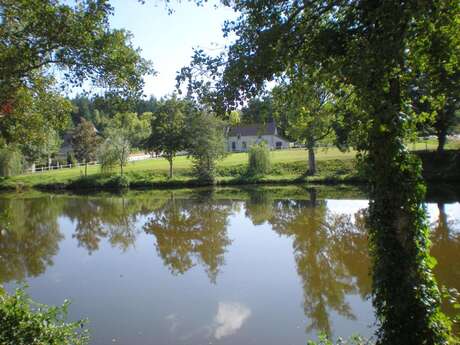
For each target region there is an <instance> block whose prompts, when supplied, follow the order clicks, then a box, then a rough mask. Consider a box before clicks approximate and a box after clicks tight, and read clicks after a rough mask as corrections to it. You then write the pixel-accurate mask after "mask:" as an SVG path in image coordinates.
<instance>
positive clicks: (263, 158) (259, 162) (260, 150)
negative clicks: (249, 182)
mask: <svg viewBox="0 0 460 345" xmlns="http://www.w3.org/2000/svg"><path fill="white" fill-rule="evenodd" d="M248 172H249V175H253V176H254V175H265V174H268V173H269V172H270V150H269V149H268V146H267V144H266V143H265V142H264V141H262V142H260V143H258V144H255V145H253V146H251V148H250V149H249V167H248Z"/></svg>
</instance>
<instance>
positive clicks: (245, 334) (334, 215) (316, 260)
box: [0, 187, 460, 345]
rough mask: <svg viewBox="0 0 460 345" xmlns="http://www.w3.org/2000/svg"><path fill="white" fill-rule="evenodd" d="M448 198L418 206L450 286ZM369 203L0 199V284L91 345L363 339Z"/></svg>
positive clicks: (456, 280) (459, 219) (459, 273)
mask: <svg viewBox="0 0 460 345" xmlns="http://www.w3.org/2000/svg"><path fill="white" fill-rule="evenodd" d="M444 201H445V200H443V198H442V197H441V198H437V199H436V198H435V200H431V201H428V203H427V209H428V211H429V215H430V222H431V224H432V234H433V236H432V241H433V247H432V254H433V255H434V256H435V257H436V259H437V261H438V265H437V266H436V269H435V274H436V277H437V279H438V282H439V283H440V284H442V285H445V286H446V287H448V288H457V289H460V265H459V264H458V263H459V261H460V204H459V202H458V200H456V199H455V198H454V199H452V198H450V200H448V201H447V202H444ZM366 206H367V201H366V199H365V195H364V194H362V193H361V192H359V191H356V190H349V189H341V188H338V187H335V188H327V189H319V190H311V189H309V190H306V189H303V188H301V187H285V188H258V189H255V188H251V189H236V188H229V189H220V190H216V191H214V192H212V191H209V190H200V191H199V192H191V191H180V190H178V191H161V192H138V193H129V194H127V195H124V196H116V195H109V194H105V195H97V196H71V195H51V194H31V195H23V196H17V195H3V196H1V195H0V230H1V231H0V283H4V284H6V287H7V289H8V290H11V289H13V287H14V286H15V282H16V281H25V282H27V283H28V284H29V286H30V287H29V289H28V291H29V293H30V294H31V295H32V297H33V298H34V299H36V300H38V301H40V302H43V303H48V304H60V303H62V302H63V300H64V299H66V298H70V299H71V300H72V302H73V303H72V305H71V307H70V310H69V317H70V318H71V319H80V318H86V317H87V318H88V319H89V320H90V324H89V327H90V329H91V334H92V344H97V345H99V344H101V345H102V344H126V345H135V344H143V345H144V344H155V345H163V344H165V345H166V344H190V345H202V344H240V345H244V344H264V345H266V344H274V345H275V344H276V345H279V344H299V345H300V344H305V343H306V340H307V339H315V338H316V334H317V333H318V332H319V331H323V332H326V333H329V334H331V335H332V336H339V335H340V336H349V335H351V334H353V333H360V334H363V335H366V336H370V335H372V333H373V331H374V330H375V325H374V316H373V309H372V305H371V301H370V299H369V295H370V291H371V279H370V276H369V265H370V263H369V256H368V253H367V239H366V231H365V228H364V225H363V209H364V208H366ZM444 310H445V311H446V312H447V313H451V312H452V310H450V309H449V307H448V306H445V308H444Z"/></svg>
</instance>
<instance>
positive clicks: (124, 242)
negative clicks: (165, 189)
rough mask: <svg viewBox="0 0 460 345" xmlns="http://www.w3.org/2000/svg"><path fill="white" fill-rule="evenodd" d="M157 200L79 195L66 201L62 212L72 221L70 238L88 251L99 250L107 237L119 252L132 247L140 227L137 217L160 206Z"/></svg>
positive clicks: (159, 201)
mask: <svg viewBox="0 0 460 345" xmlns="http://www.w3.org/2000/svg"><path fill="white" fill-rule="evenodd" d="M161 204H162V202H161V199H155V200H152V199H149V198H142V197H138V198H133V197H124V196H106V197H104V198H99V197H98V198H92V197H79V198H70V199H69V200H67V202H66V204H65V207H64V210H63V213H64V214H65V215H66V216H67V217H69V219H70V220H72V221H73V222H75V223H76V227H75V232H74V234H73V235H72V237H73V238H75V239H77V240H78V244H79V246H82V247H84V248H86V249H87V250H88V253H89V254H91V253H93V252H94V251H96V250H98V249H99V245H100V241H101V239H104V238H107V239H108V241H109V243H110V244H111V245H112V246H113V247H118V248H120V249H121V250H122V251H126V250H128V249H129V248H130V247H132V246H134V243H135V241H136V236H137V235H138V234H139V233H140V231H141V229H139V228H138V227H137V223H138V220H139V218H140V216H143V215H146V214H148V213H149V212H150V211H151V210H152V209H154V208H156V207H160V206H161Z"/></svg>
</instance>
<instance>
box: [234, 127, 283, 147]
mask: <svg viewBox="0 0 460 345" xmlns="http://www.w3.org/2000/svg"><path fill="white" fill-rule="evenodd" d="M262 141H265V142H266V143H267V145H268V147H269V148H270V149H272V150H274V149H287V148H289V146H290V143H289V141H288V140H287V139H285V138H283V137H282V136H280V135H279V134H278V129H277V128H276V124H275V122H269V123H267V124H259V123H255V124H250V125H241V126H236V127H231V128H230V129H229V131H228V134H227V150H228V151H247V150H248V149H249V148H250V147H251V146H252V145H254V144H257V143H260V142H262Z"/></svg>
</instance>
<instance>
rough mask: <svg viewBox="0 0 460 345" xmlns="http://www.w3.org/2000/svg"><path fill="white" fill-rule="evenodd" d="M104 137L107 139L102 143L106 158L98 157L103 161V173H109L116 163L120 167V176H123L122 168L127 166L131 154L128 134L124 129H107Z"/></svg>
mask: <svg viewBox="0 0 460 345" xmlns="http://www.w3.org/2000/svg"><path fill="white" fill-rule="evenodd" d="M106 135H107V139H106V140H105V142H104V146H103V151H104V152H105V154H106V155H107V157H105V158H104V157H100V158H102V160H103V161H104V169H106V171H105V172H109V171H110V169H111V168H113V166H114V164H115V163H116V164H117V165H118V166H119V167H120V174H121V175H123V168H124V167H125V166H126V164H128V158H129V154H130V152H131V138H130V132H129V131H127V130H125V129H124V128H109V129H108V130H107V131H106ZM104 152H101V154H103V153H104ZM101 168H102V167H101Z"/></svg>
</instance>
